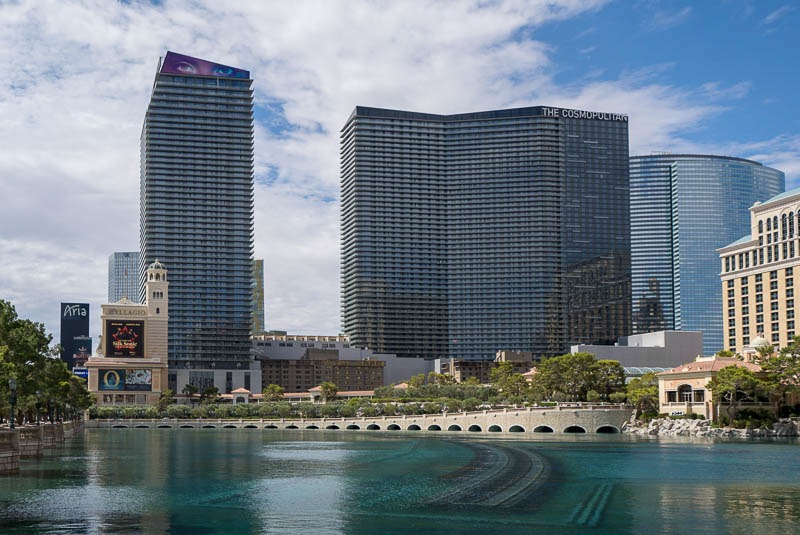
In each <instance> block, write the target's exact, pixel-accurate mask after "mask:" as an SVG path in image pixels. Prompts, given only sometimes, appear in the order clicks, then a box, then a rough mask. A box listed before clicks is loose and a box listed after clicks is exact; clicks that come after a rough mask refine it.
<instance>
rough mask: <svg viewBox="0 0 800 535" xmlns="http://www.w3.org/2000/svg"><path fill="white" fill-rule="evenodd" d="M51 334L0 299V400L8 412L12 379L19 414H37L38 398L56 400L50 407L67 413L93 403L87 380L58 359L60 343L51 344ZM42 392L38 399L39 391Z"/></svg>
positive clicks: (30, 416) (30, 415)
mask: <svg viewBox="0 0 800 535" xmlns="http://www.w3.org/2000/svg"><path fill="white" fill-rule="evenodd" d="M51 340H52V336H51V335H50V334H48V333H47V332H46V331H45V328H44V325H43V324H41V323H36V322H33V321H30V320H27V319H20V318H19V317H18V316H17V312H16V309H15V308H14V306H13V305H12V304H11V303H10V302H8V301H4V300H1V299H0V403H2V406H3V409H4V412H3V414H7V410H8V408H7V407H8V400H9V398H10V388H9V385H8V382H9V379H10V378H12V377H13V378H14V379H15V380H16V382H17V402H18V406H17V409H18V410H17V414H18V415H19V414H26V415H27V417H28V418H29V419H33V418H34V417H35V416H34V414H35V410H36V403H37V400H42V402H43V403H44V402H45V401H49V400H53V403H52V405H51V409H59V410H60V412H62V414H63V413H66V408H67V406H69V407H70V410H81V411H82V410H85V409H87V408H89V407H90V406H91V405H92V404H93V403H94V396H92V394H91V393H89V391H88V390H87V389H86V385H85V381H83V380H82V379H80V378H78V377H75V376H74V375H72V373H71V372H70V371H69V370H68V369H67V365H66V364H65V363H64V362H62V361H61V360H60V359H59V358H58V354H59V348H58V346H53V347H51V346H50V342H51ZM37 391H39V392H40V396H39V397H38V398H37V396H36V392H37Z"/></svg>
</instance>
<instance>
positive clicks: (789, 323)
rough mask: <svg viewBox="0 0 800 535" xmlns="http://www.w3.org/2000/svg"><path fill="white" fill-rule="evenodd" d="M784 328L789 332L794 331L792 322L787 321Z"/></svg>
mask: <svg viewBox="0 0 800 535" xmlns="http://www.w3.org/2000/svg"><path fill="white" fill-rule="evenodd" d="M786 328H787V329H789V330H794V320H789V321H787V322H786Z"/></svg>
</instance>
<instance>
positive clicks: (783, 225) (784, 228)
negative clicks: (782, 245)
mask: <svg viewBox="0 0 800 535" xmlns="http://www.w3.org/2000/svg"><path fill="white" fill-rule="evenodd" d="M786 223H787V218H786V214H783V215H782V216H781V239H782V240H785V239H786V233H787V231H788V228H787V226H788V225H787V224H786Z"/></svg>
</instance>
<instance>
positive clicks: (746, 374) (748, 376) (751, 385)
mask: <svg viewBox="0 0 800 535" xmlns="http://www.w3.org/2000/svg"><path fill="white" fill-rule="evenodd" d="M706 387H707V388H708V389H709V390H711V392H712V397H713V399H714V401H715V402H717V403H720V404H722V403H725V404H727V413H728V416H729V417H730V419H731V421H733V420H734V419H735V418H736V410H737V409H738V407H739V404H740V403H741V402H742V401H745V400H755V399H756V398H757V396H758V394H759V392H760V391H763V390H764V389H765V385H764V383H763V382H762V381H761V380H760V379H759V378H758V377H757V376H756V374H755V373H753V372H752V371H750V370H749V369H747V368H745V367H744V366H726V367H724V368H722V369H721V370H719V371H718V372H717V374H716V375H715V376H714V378H713V379H712V380H711V381H709V382H708V384H707V385H706Z"/></svg>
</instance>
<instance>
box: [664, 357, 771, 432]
mask: <svg viewBox="0 0 800 535" xmlns="http://www.w3.org/2000/svg"><path fill="white" fill-rule="evenodd" d="M727 366H741V367H744V368H747V369H748V370H750V371H753V372H756V373H758V372H760V371H761V367H760V366H759V365H757V364H754V363H752V362H745V361H743V360H739V359H736V358H721V357H716V356H714V357H698V358H697V359H696V360H694V361H693V362H687V363H685V364H681V365H679V366H676V367H674V368H672V369H670V370H667V371H664V372H661V373H659V374H657V376H656V377H658V400H659V412H660V413H666V414H671V415H685V414H699V415H701V416H703V417H704V418H710V419H712V420H717V419H718V418H719V412H718V406H717V405H716V404H714V402H713V398H712V392H711V390H709V389H708V383H709V382H710V381H711V380H712V379H713V378H714V377H715V376H716V375H717V373H718V372H719V371H720V370H721V369H722V368H725V367H727ZM742 407H743V408H744V407H747V408H767V409H771V408H772V405H771V404H770V403H759V402H748V403H743V405H742Z"/></svg>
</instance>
